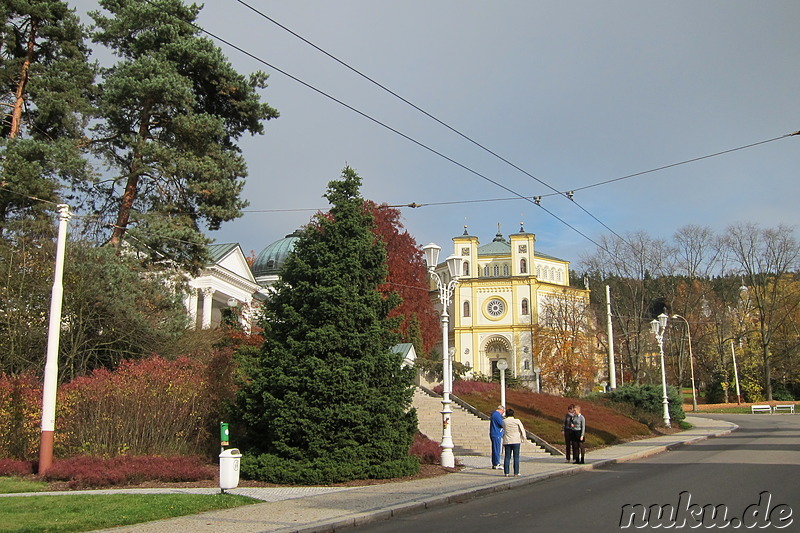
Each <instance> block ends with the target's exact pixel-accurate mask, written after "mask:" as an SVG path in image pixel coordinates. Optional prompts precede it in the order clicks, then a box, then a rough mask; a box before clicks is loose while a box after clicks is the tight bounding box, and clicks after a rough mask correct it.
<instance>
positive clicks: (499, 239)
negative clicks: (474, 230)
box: [478, 233, 511, 256]
mask: <svg viewBox="0 0 800 533" xmlns="http://www.w3.org/2000/svg"><path fill="white" fill-rule="evenodd" d="M478 255H479V256H481V255H511V245H510V244H509V243H508V241H506V240H505V239H504V238H503V236H502V235H501V234H500V233H498V234H497V235H495V236H494V239H492V242H490V243H489V244H484V245H483V246H479V247H478Z"/></svg>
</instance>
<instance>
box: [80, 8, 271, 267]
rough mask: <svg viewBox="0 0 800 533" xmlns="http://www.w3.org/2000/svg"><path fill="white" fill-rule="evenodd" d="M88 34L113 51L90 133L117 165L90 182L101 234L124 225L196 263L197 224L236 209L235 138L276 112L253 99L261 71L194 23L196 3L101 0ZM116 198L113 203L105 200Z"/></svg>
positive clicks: (201, 253) (199, 256)
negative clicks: (233, 58)
mask: <svg viewBox="0 0 800 533" xmlns="http://www.w3.org/2000/svg"><path fill="white" fill-rule="evenodd" d="M100 5H101V6H102V7H103V8H104V9H106V10H107V11H108V12H109V13H110V14H111V16H106V15H104V14H102V13H100V12H93V13H91V15H92V17H93V18H94V20H95V22H96V25H97V31H96V32H95V33H94V35H93V38H94V41H95V42H97V43H101V44H104V45H106V46H108V47H109V48H110V49H111V50H112V51H113V52H114V53H115V54H116V55H117V56H119V57H120V58H121V60H120V61H119V62H118V63H117V64H116V65H114V66H113V67H111V68H109V69H106V70H105V71H104V73H103V74H104V75H103V83H102V90H101V92H100V95H99V100H98V105H99V113H100V115H101V117H102V121H101V123H100V124H99V125H98V127H97V128H96V138H95V139H94V140H93V142H94V144H95V146H96V147H97V148H98V149H99V152H100V154H101V155H102V156H103V157H104V158H105V159H106V161H107V162H108V164H109V166H110V167H111V168H112V169H114V170H115V171H116V172H117V175H116V176H113V178H112V179H111V180H109V181H108V182H105V183H104V184H103V187H102V188H98V193H99V197H98V198H97V199H96V201H97V207H96V209H97V211H99V212H101V213H103V214H110V215H111V216H109V218H110V220H108V222H110V223H111V225H112V226H113V230H112V234H111V239H110V243H111V244H112V245H114V246H116V247H119V245H120V244H121V242H122V238H123V235H124V234H125V233H126V232H127V231H130V232H131V234H132V235H133V236H134V238H135V239H136V240H137V241H139V242H142V243H145V244H146V245H147V246H148V247H149V248H150V249H152V250H154V255H155V256H156V257H159V256H166V257H170V258H172V259H173V260H175V261H176V262H178V263H179V264H182V265H184V266H186V267H189V268H195V269H196V268H199V267H200V266H202V264H203V263H204V260H205V259H206V258H205V252H206V249H205V244H206V243H207V239H206V238H205V237H204V236H203V233H202V229H204V228H201V227H200V226H201V225H205V226H206V227H207V228H208V229H210V230H215V229H219V227H220V225H221V224H222V223H223V222H225V221H228V220H232V219H234V218H236V217H239V216H241V209H242V208H243V207H245V206H246V205H247V202H246V201H244V200H243V199H242V198H241V197H240V193H241V190H242V187H243V186H244V181H243V178H244V177H245V175H246V168H245V162H244V159H243V158H242V156H241V153H240V150H239V148H238V146H237V145H236V141H237V140H238V139H239V138H240V137H241V135H243V134H244V133H246V132H250V133H251V134H257V133H258V134H260V133H263V124H262V121H263V120H267V119H271V118H275V117H277V116H278V113H277V111H276V110H275V109H273V108H271V107H270V106H269V105H267V104H264V103H261V102H260V100H259V95H258V92H257V90H258V89H261V88H264V87H266V75H265V74H263V73H261V72H257V73H255V74H252V75H251V76H250V77H249V78H246V77H245V76H242V75H241V74H239V73H238V72H236V70H234V68H233V67H232V66H231V64H230V62H229V61H228V60H227V59H226V58H225V57H224V56H223V54H222V52H221V51H220V50H219V48H217V47H216V46H214V44H213V43H212V42H211V41H210V40H209V39H207V38H204V37H202V36H201V35H200V29H199V28H198V27H197V26H195V25H194V21H195V20H196V18H197V14H198V12H199V10H200V7H198V6H196V5H194V4H192V5H191V6H187V5H185V4H184V3H183V2H182V1H181V0H159V1H157V2H142V1H141V0H100ZM109 205H116V208H115V209H112V210H111V211H112V213H108V211H109V210H108V206H109Z"/></svg>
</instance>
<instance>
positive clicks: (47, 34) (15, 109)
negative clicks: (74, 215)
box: [0, 0, 94, 235]
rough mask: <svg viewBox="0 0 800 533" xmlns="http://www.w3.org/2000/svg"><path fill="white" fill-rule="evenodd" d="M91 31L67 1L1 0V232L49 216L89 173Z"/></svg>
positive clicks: (91, 77)
mask: <svg viewBox="0 0 800 533" xmlns="http://www.w3.org/2000/svg"><path fill="white" fill-rule="evenodd" d="M84 38H85V30H84V28H83V26H81V24H80V22H79V19H78V17H77V15H76V14H75V13H74V11H73V10H70V9H69V7H68V6H67V4H66V3H65V2H63V1H61V0H5V1H3V2H0V109H2V115H0V187H2V189H0V235H2V233H3V231H4V230H5V229H8V228H9V224H10V223H11V222H13V221H15V220H30V219H31V218H41V217H43V216H46V213H44V207H45V206H46V205H47V204H43V203H42V202H40V201H39V200H38V199H41V200H46V201H49V202H59V201H63V200H65V196H64V195H63V191H64V190H80V189H81V188H82V187H83V185H84V184H85V182H86V181H87V180H88V179H89V176H90V168H89V166H88V164H87V162H86V160H85V159H84V158H83V151H84V150H85V148H86V143H85V138H84V127H85V126H86V123H87V120H88V117H89V116H90V115H91V109H92V108H91V104H90V98H91V95H92V91H93V82H94V66H93V65H91V64H89V62H88V56H89V52H88V49H87V47H86V46H85V44H84Z"/></svg>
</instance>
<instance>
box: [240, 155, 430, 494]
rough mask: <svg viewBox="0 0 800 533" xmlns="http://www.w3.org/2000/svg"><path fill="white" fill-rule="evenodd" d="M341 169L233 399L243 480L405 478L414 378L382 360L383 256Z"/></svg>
mask: <svg viewBox="0 0 800 533" xmlns="http://www.w3.org/2000/svg"><path fill="white" fill-rule="evenodd" d="M360 184H361V179H360V178H359V177H358V175H357V174H356V173H355V172H354V171H353V170H352V169H350V168H345V169H344V171H343V173H342V178H341V180H335V181H332V182H330V183H329V186H328V191H327V194H326V197H327V199H328V200H329V201H330V203H331V205H332V208H331V210H330V212H329V213H327V214H325V215H318V216H317V217H316V219H315V221H314V223H313V224H311V225H310V226H309V227H308V228H307V229H306V230H305V231H304V233H303V235H302V236H301V237H300V239H299V240H298V241H297V243H296V245H295V248H294V252H293V253H292V254H291V255H290V256H289V258H288V259H287V261H286V264H285V266H284V270H283V272H282V274H281V280H280V281H279V282H278V283H277V284H276V285H275V289H276V290H275V293H274V295H273V296H272V297H271V298H270V300H269V301H268V302H267V303H266V308H265V321H264V329H265V337H266V339H267V340H266V342H265V344H264V348H263V351H262V353H261V354H260V356H259V357H258V358H257V360H255V361H253V364H252V365H251V366H250V367H249V368H247V369H246V370H247V371H248V373H249V375H248V378H247V382H246V384H245V385H244V386H243V388H242V391H241V393H240V402H241V403H240V407H241V412H242V413H243V423H244V424H245V426H246V428H247V438H246V441H245V443H246V444H245V450H246V453H247V455H246V457H245V459H244V460H243V462H242V468H243V471H246V472H248V473H249V474H250V475H252V476H254V477H256V478H259V479H264V480H270V481H273V482H282V483H308V484H311V483H322V482H336V481H343V480H347V479H362V478H386V477H397V476H404V475H410V474H412V473H414V472H416V471H417V469H418V468H419V463H418V461H417V459H416V458H414V457H411V456H410V455H409V449H410V447H411V443H412V440H413V435H414V432H415V431H416V412H415V411H414V410H409V407H410V403H411V395H412V389H411V379H412V370H411V369H410V368H402V367H401V362H402V361H401V358H400V356H399V355H397V354H394V353H392V352H391V351H390V348H391V347H392V346H393V345H394V344H395V342H396V339H397V338H396V336H395V335H394V334H393V333H392V328H393V326H394V325H395V322H396V320H392V319H389V318H388V315H389V312H390V311H391V309H392V308H393V307H394V306H396V305H397V303H398V298H397V296H396V295H390V296H388V297H384V296H382V295H381V293H380V292H378V286H379V285H380V284H381V283H382V282H383V281H384V280H385V277H386V250H385V248H384V245H383V243H382V241H381V240H380V239H379V238H377V237H376V236H375V234H374V233H373V232H372V228H373V227H374V221H373V218H372V216H371V215H370V214H369V212H368V210H366V209H365V207H364V201H363V199H361V198H360V196H359V187H360Z"/></svg>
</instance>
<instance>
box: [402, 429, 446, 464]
mask: <svg viewBox="0 0 800 533" xmlns="http://www.w3.org/2000/svg"><path fill="white" fill-rule="evenodd" d="M409 453H410V454H411V455H416V456H417V457H419V462H420V463H423V464H429V465H437V464H439V463H440V462H441V457H442V448H441V446H439V443H438V442H435V441H432V440H431V439H429V438H428V437H426V436H425V435H423V434H422V433H420V432H419V431H417V433H416V435H414V442H413V444H411V451H410V452H409Z"/></svg>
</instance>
